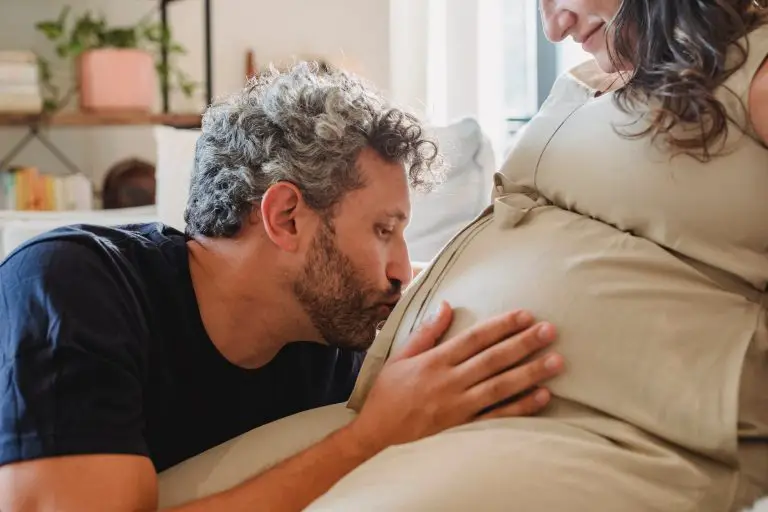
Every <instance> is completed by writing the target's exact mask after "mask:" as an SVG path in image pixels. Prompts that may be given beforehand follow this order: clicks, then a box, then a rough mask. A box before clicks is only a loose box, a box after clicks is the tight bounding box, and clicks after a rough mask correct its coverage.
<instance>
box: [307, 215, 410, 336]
mask: <svg viewBox="0 0 768 512" xmlns="http://www.w3.org/2000/svg"><path fill="white" fill-rule="evenodd" d="M293 291H294V293H295V294H296V297H297V299H298V300H299V302H300V303H301V305H302V306H303V307H304V310H305V311H306V312H307V314H308V315H309V318H310V320H311V321H312V323H313V325H314V326H315V328H316V329H317V330H318V331H320V334H321V336H322V337H323V339H324V340H325V342H326V343H328V344H330V345H334V346H337V347H340V348H346V349H352V350H367V349H368V348H369V347H370V346H371V343H373V339H374V337H375V335H376V327H377V326H378V324H379V323H381V322H382V321H383V320H385V319H386V314H384V310H383V309H382V306H385V305H387V304H391V303H392V302H393V301H395V300H397V298H398V297H399V294H400V289H399V286H393V287H392V288H390V289H388V290H381V289H379V288H377V287H376V286H374V285H372V284H370V283H369V282H368V281H367V280H366V279H365V278H364V277H363V276H362V275H361V273H360V272H359V271H358V270H357V269H356V268H355V265H354V264H353V263H352V261H351V260H350V259H349V257H347V256H346V255H345V254H343V253H342V252H341V251H340V250H339V248H338V247H337V246H336V242H335V241H334V237H333V229H332V228H331V227H330V226H329V225H328V224H327V223H326V222H323V225H322V226H321V228H320V229H319V230H318V232H317V235H316V236H315V239H314V240H313V241H312V246H311V247H310V249H309V252H308V254H307V261H306V264H305V265H304V268H303V269H302V271H301V273H300V275H299V276H298V278H297V279H296V280H295V281H294V284H293Z"/></svg>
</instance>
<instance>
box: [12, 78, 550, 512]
mask: <svg viewBox="0 0 768 512" xmlns="http://www.w3.org/2000/svg"><path fill="white" fill-rule="evenodd" d="M437 160H438V159H437V151H436V147H435V146H434V144H432V143H431V142H429V141H428V140H427V139H426V138H425V137H424V136H423V134H422V129H421V127H420V126H419V124H418V123H417V121H416V120H415V119H414V118H412V117H411V116H409V115H407V114H405V113H403V112H401V111H399V110H396V109H391V108H389V107H388V106H387V105H386V104H385V103H384V101H383V100H382V99H381V98H380V97H379V96H377V95H375V94H374V93H372V92H371V91H369V90H368V89H366V88H365V87H364V86H363V84H362V83H360V82H359V81H358V80H356V79H354V78H352V77H350V76H347V75H346V74H343V73H321V72H318V71H316V70H315V69H314V68H313V67H312V66H309V65H306V64H303V65H299V66H297V67H296V68H294V69H292V70H290V71H289V72H287V73H284V74H273V75H271V76H268V77H265V78H262V79H260V80H258V81H256V82H253V83H252V84H250V85H249V86H248V87H247V88H246V89H245V90H244V91H243V92H242V93H240V94H238V95H235V96H234V97H232V98H230V99H229V100H227V101H224V102H222V103H219V104H216V105H214V106H212V107H211V108H210V109H209V110H208V111H207V113H206V115H205V118H204V122H203V130H202V134H201V137H200V139H199V142H198V144H197V149H196V159H195V169H194V176H193V179H192V185H191V188H190V195H189V202H188V207H187V211H186V214H185V218H186V221H187V234H186V236H185V235H183V234H181V233H179V232H176V231H174V230H172V229H169V228H168V227H165V226H161V225H143V226H126V227H122V228H120V229H116V228H103V227H86V226H78V227H70V228H66V229H60V230H56V231H54V232H51V233H48V234H46V235H43V236H41V237H38V238H37V239H35V240H33V241H31V242H29V243H27V244H26V245H25V246H23V247H22V248H20V249H19V250H17V251H16V252H15V253H14V254H12V255H10V256H9V257H8V258H7V259H6V261H5V262H4V263H2V265H0V283H2V285H1V286H0V325H2V326H3V328H2V331H1V332H0V347H1V349H2V359H1V360H0V364H1V365H2V366H0V396H2V405H0V407H1V409H0V411H1V412H0V510H3V511H4V512H5V511H11V510H20V509H23V510H54V509H55V510H58V511H70V510H72V511H78V512H79V511H88V510H104V509H105V508H107V509H110V510H154V509H156V508H157V487H156V486H157V482H156V472H157V471H162V470H164V469H166V468H168V467H170V466H172V465H175V464H177V463H179V462H181V461H183V460H186V459H188V458H190V457H192V456H194V455H197V454H199V453H201V452H203V451H205V450H207V449H209V448H211V447H213V446H215V445H218V444H220V443H222V442H224V441H227V440H229V439H232V438H234V437H236V436H238V435H240V434H242V433H244V432H247V431H249V430H251V429H253V428H255V427H258V426H260V425H263V424H265V423H267V422H270V421H273V420H276V419H278V418H281V417H285V416H288V415H290V414H293V413H296V412H299V411H302V410H306V409H310V408H314V407H319V406H323V405H327V404H331V403H338V402H342V401H344V400H346V399H347V398H348V396H349V393H350V391H351V387H352V384H353V381H354V379H355V377H356V375H357V371H358V369H359V366H360V363H361V360H362V357H363V351H364V350H365V349H366V348H367V347H369V346H370V344H371V342H372V340H373V338H374V334H375V331H376V327H377V325H378V324H379V323H381V322H382V321H383V320H384V319H386V317H387V315H388V314H389V312H390V311H391V309H392V307H393V305H394V304H395V302H396V301H397V300H398V297H399V295H400V292H401V290H402V289H403V287H405V286H407V284H408V283H409V281H410V280H411V275H412V270H411V266H410V264H409V260H408V251H407V248H406V245H405V241H404V237H403V230H404V228H405V226H406V223H407V220H408V215H409V184H410V185H412V186H416V187H426V186H428V184H429V182H430V181H431V180H432V177H433V175H434V174H435V171H436V165H437ZM450 321H451V312H450V308H449V307H447V306H446V307H443V308H442V311H441V312H440V314H438V316H437V317H436V318H435V319H433V320H431V321H429V322H426V323H425V324H424V325H423V326H422V328H421V329H420V331H419V332H417V333H415V334H414V336H413V343H411V345H410V346H409V349H408V350H407V352H406V353H402V354H399V355H398V356H397V357H396V358H395V361H394V362H392V363H391V364H390V365H389V366H388V367H387V368H386V370H385V371H384V372H382V374H381V377H380V379H379V382H378V384H377V385H376V386H375V388H374V390H373V391H372V393H371V397H370V400H369V402H368V404H367V405H366V407H365V410H364V411H363V412H362V413H361V414H360V415H359V416H358V417H357V418H356V419H355V420H354V421H352V423H351V424H349V426H347V427H345V428H343V429H342V430H339V431H338V432H336V433H334V434H332V435H331V436H329V437H328V438H326V439H325V440H323V441H322V442H320V443H319V444H317V445H316V446H314V447H311V448H309V449H308V450H306V451H305V452H303V453H300V454H298V455H296V456H295V457H293V458H291V459H288V460H287V461H285V462H283V463H282V464H280V465H278V466H276V467H274V468H272V469H271V470H269V471H266V472H265V473H263V474H261V475H259V476H257V477H255V478H253V479H252V480H250V481H248V482H246V483H244V484H243V485H241V486H239V487H237V488H235V489H232V490H231V491H228V492H225V493H223V494H221V495H217V496H214V497H211V498H208V499H206V500H202V501H199V502H196V503H191V504H189V505H187V506H184V507H182V508H180V509H179V510H183V511H191V510H240V509H249V510H252V509H259V510H270V511H273V510H298V509H301V508H303V507H304V506H306V505H307V504H308V503H310V502H311V501H312V500H314V499H315V498H316V497H318V496H319V495H321V494H322V493H323V492H325V491H326V490H327V489H329V488H330V487H331V486H332V485H333V484H334V483H335V482H336V481H337V480H339V479H340V478H341V477H342V476H344V475H345V474H346V473H348V472H349V471H351V470H352V469H354V468H355V467H356V466H358V465H359V464H361V463H362V462H364V461H366V460H367V459H369V458H371V457H372V456H374V455H375V454H376V453H378V452H380V451H381V450H383V449H384V448H386V447H388V446H390V445H393V444H397V443H403V442H408V441H412V440H416V439H419V438H421V437H424V436H427V435H430V434H433V433H435V432H438V431H440V430H443V429H446V428H449V427H453V426H456V425H459V424H462V423H465V422H468V421H472V420H474V419H476V418H488V417H495V416H510V415H521V414H530V413H533V412H536V411H537V410H538V409H540V408H541V407H542V406H543V405H544V404H545V403H546V401H547V399H548V395H547V393H546V391H539V392H538V393H533V394H528V395H527V396H526V397H525V398H522V399H520V400H518V401H512V402H509V401H508V400H507V399H509V397H512V396H516V395H518V394H520V393H522V392H525V391H526V390H529V389H531V388H532V387H535V386H536V385H537V384H539V383H541V382H542V381H544V380H546V379H547V378H549V377H551V376H553V375H554V374H555V373H557V371H558V369H554V370H550V369H546V368H545V366H544V365H543V363H542V362H541V361H540V360H537V359H533V360H532V361H531V362H528V363H527V364H525V365H518V363H520V362H521V360H523V359H526V358H527V357H528V356H529V355H531V354H532V353H534V352H536V351H537V350H538V349H540V348H542V347H544V346H545V345H547V344H549V343H550V342H551V341H552V339H553V337H554V332H553V330H552V329H551V327H550V326H548V325H544V326H543V327H542V326H537V329H534V328H533V323H534V322H533V320H532V318H531V317H530V315H527V314H524V313H516V314H509V315H505V316H503V317H500V318H498V319H495V320H494V321H491V322H489V323H487V324H484V325H482V326H478V327H476V328H475V329H474V330H473V331H472V332H470V333H467V334H464V335H461V336H458V337H455V338H452V339H449V340H445V341H444V342H443V343H441V344H440V345H439V346H437V347H435V345H436V343H437V342H438V340H439V339H440V337H441V334H442V333H443V332H445V330H446V329H447V327H448V325H449V324H450ZM296 340H301V341H296ZM480 384H483V385H485V386H488V389H492V390H494V391H493V392H492V393H479V392H478V385H480ZM423 404H430V406H429V407H426V408H425V407H423ZM499 404H500V405H499ZM497 405H498V407H494V406H497ZM287 488H290V492H286V489H287Z"/></svg>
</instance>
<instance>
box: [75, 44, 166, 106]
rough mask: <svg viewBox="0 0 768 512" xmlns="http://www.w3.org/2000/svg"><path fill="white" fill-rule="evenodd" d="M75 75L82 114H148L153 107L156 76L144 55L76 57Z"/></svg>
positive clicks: (118, 52) (115, 52)
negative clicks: (120, 112)
mask: <svg viewBox="0 0 768 512" xmlns="http://www.w3.org/2000/svg"><path fill="white" fill-rule="evenodd" d="M77 72H78V83H79V84H80V108H81V109H82V110H90V111H110V112H116V111H129V112H150V111H151V110H152V107H153V106H154V103H155V93H156V91H157V75H156V73H155V65H154V60H153V58H152V55H151V54H149V53H147V52H145V51H142V50H135V49H123V48H104V49H99V50H89V51H87V52H85V53H83V54H82V55H81V56H80V58H79V60H78V66H77Z"/></svg>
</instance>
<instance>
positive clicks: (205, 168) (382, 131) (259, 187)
mask: <svg viewBox="0 0 768 512" xmlns="http://www.w3.org/2000/svg"><path fill="white" fill-rule="evenodd" d="M366 147H370V148H372V149H374V150H375V151H376V152H377V153H378V154H379V155H380V156H381V157H382V158H384V159H385V160H387V161H389V162H394V163H400V164H403V165H404V166H405V167H406V171H407V175H408V179H409V182H410V185H411V186H412V187H413V188H415V189H417V190H425V189H429V188H430V187H431V185H433V184H434V183H435V182H436V181H437V179H438V178H439V176H440V175H441V173H442V166H441V159H440V156H439V152H438V149H437V145H436V144H435V143H434V142H432V141H431V140H430V139H429V138H428V137H426V136H425V133H424V129H423V127H422V126H421V124H420V123H419V121H418V120H417V119H416V118H415V117H414V116H412V115H410V114H408V113H406V112H404V111H402V110H399V109H396V108H392V107H390V106H389V105H388V104H387V103H386V102H385V101H384V99H383V98H382V97H381V96H379V95H378V94H377V93H375V92H374V91H373V90H372V89H371V88H369V87H368V86H367V85H366V84H364V83H363V82H362V80H360V79H359V78H356V77H354V76H352V75H350V74H348V73H345V72H342V71H339V70H333V69H331V70H328V69H321V68H320V67H319V66H318V65H317V64H314V63H306V62H304V63H299V64H297V65H295V66H293V67H292V68H291V69H289V70H288V71H286V72H283V73H279V72H277V71H274V70H273V71H271V72H270V73H268V74H266V75H265V76H261V77H259V78H257V79H254V80H252V81H251V82H249V84H248V85H247V86H246V88H245V89H244V90H243V91H242V92H240V93H238V94H235V95H233V96H231V97H230V98H228V99H226V100H224V101H221V102H218V103H215V104H213V105H212V106H211V107H210V108H208V110H207V111H206V113H205V115H204V116H203V126H202V133H201V135H200V138H199V139H198V141H197V146H196V149H195V164H194V170H193V174H192V182H191V186H190V191H189V199H188V202H187V208H186V211H185V213H184V219H185V221H186V223H187V233H188V234H190V235H203V236H208V237H231V236H233V235H235V234H236V233H237V232H238V231H239V230H240V228H241V226H242V223H243V220H244V219H245V218H246V217H247V216H248V215H249V214H250V213H251V210H252V208H253V207H254V206H255V205H258V204H259V202H260V201H261V199H262V197H263V195H264V193H265V192H266V191H267V189H268V188H269V187H270V186H271V185H273V184H275V183H277V182H280V181H288V182H291V183H293V184H295V185H296V186H297V187H298V188H299V190H300V191H301V193H302V195H303V198H304V201H305V202H306V203H307V204H308V205H309V206H310V207H311V208H313V209H315V210H317V211H320V212H323V213H325V212H327V211H329V209H330V208H332V207H333V206H334V205H335V204H337V203H338V202H339V201H340V200H341V198H342V197H343V195H344V194H345V193H347V192H349V191H351V190H354V189H357V188H360V187H362V186H363V185H364V183H362V180H361V176H360V174H359V170H358V169H357V168H356V165H355V163H356V160H357V156H358V155H359V154H360V151H361V150H363V149H364V148H366Z"/></svg>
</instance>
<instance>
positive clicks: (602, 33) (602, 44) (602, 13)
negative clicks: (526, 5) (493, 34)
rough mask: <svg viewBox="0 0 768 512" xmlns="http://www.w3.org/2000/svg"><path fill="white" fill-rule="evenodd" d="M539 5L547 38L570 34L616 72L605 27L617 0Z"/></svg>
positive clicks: (546, 0) (547, 0) (552, 0)
mask: <svg viewBox="0 0 768 512" xmlns="http://www.w3.org/2000/svg"><path fill="white" fill-rule="evenodd" d="M681 1H682V0H681ZM539 6H540V8H541V18H542V20H543V23H544V32H545V33H546V35H547V39H549V40H550V41H552V42H560V41H562V40H564V39H565V38H566V37H568V36H570V37H571V38H572V39H573V40H574V41H575V42H577V43H578V44H581V45H582V48H583V49H584V51H586V52H589V53H591V54H592V56H594V57H595V60H596V61H597V64H598V65H599V66H600V68H601V69H602V70H603V71H605V72H606V73H613V72H615V71H620V70H619V69H617V68H616V65H615V64H614V63H613V61H612V60H611V56H610V54H611V52H613V48H612V42H611V38H612V36H611V34H610V32H609V30H608V27H609V25H610V22H611V20H612V19H613V17H614V16H615V15H616V13H617V12H618V10H619V7H620V6H621V0H539ZM620 67H621V68H626V67H627V66H624V65H620Z"/></svg>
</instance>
